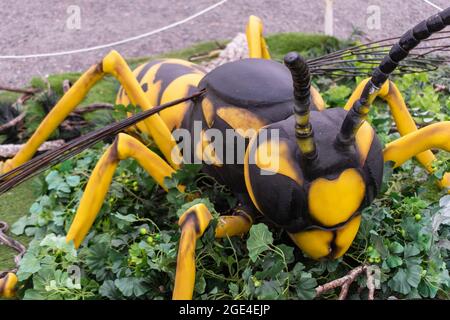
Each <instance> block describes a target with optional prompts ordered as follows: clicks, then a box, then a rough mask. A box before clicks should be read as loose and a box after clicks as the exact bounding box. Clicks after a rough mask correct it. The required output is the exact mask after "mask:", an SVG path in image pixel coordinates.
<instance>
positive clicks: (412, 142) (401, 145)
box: [383, 121, 450, 167]
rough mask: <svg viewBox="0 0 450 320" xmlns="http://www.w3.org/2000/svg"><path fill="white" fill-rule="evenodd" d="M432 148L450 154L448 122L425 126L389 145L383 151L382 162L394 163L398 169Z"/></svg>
mask: <svg viewBox="0 0 450 320" xmlns="http://www.w3.org/2000/svg"><path fill="white" fill-rule="evenodd" d="M432 148H438V149H442V150H445V151H447V152H450V121H445V122H439V123H435V124H432V125H429V126H426V127H424V128H422V129H420V130H417V131H414V132H411V133H409V134H407V135H405V136H403V137H401V138H399V139H397V140H395V141H393V142H391V143H389V144H388V145H387V146H386V148H385V149H384V151H383V154H384V161H394V162H395V167H398V166H401V165H402V164H403V163H404V162H405V161H407V160H408V159H410V158H412V157H414V156H415V155H416V154H418V153H421V152H423V151H425V150H429V149H432Z"/></svg>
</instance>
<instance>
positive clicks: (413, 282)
mask: <svg viewBox="0 0 450 320" xmlns="http://www.w3.org/2000/svg"><path fill="white" fill-rule="evenodd" d="M421 272H422V267H421V266H418V265H411V266H408V268H407V269H406V274H407V281H408V283H409V285H410V286H411V287H413V288H417V287H418V285H419V283H420V278H421Z"/></svg>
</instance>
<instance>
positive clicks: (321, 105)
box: [311, 86, 326, 111]
mask: <svg viewBox="0 0 450 320" xmlns="http://www.w3.org/2000/svg"><path fill="white" fill-rule="evenodd" d="M311 99H312V101H313V103H314V104H315V105H316V107H317V109H319V111H323V110H325V109H326V108H325V101H324V100H323V98H322V96H321V95H320V93H319V90H317V89H316V88H315V87H313V86H311Z"/></svg>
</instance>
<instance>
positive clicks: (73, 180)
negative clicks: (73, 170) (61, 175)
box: [66, 176, 80, 188]
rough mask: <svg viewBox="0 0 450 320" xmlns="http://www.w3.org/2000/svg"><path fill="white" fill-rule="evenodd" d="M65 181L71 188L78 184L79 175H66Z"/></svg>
mask: <svg viewBox="0 0 450 320" xmlns="http://www.w3.org/2000/svg"><path fill="white" fill-rule="evenodd" d="M66 182H67V184H68V185H69V186H71V187H72V188H73V187H76V186H78V185H79V184H80V177H79V176H68V177H66Z"/></svg>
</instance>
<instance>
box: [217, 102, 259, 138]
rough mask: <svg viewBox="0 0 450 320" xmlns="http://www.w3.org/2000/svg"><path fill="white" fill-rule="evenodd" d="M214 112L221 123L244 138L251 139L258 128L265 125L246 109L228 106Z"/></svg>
mask: <svg viewBox="0 0 450 320" xmlns="http://www.w3.org/2000/svg"><path fill="white" fill-rule="evenodd" d="M216 112H217V115H218V116H219V117H220V118H221V119H222V120H223V121H225V122H226V123H228V125H229V126H230V127H232V128H233V129H235V130H236V132H237V133H239V134H240V135H242V136H243V137H245V138H251V137H253V135H254V134H256V132H257V131H258V130H259V129H260V128H262V127H264V126H265V125H266V123H265V121H264V120H263V119H261V118H260V117H258V116H257V115H256V114H254V113H252V112H250V111H248V110H247V109H243V108H237V107H231V106H230V107H221V108H218V109H217V111H216ZM238 129H239V130H238Z"/></svg>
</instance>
